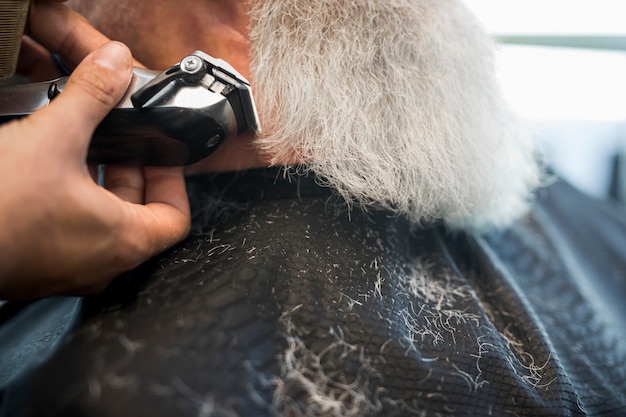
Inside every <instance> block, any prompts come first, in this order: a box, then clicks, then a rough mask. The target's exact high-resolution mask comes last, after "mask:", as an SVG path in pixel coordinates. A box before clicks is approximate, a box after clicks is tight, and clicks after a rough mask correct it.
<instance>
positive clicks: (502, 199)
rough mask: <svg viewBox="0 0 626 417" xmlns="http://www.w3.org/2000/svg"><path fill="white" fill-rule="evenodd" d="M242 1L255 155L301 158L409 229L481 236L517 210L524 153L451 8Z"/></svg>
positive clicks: (433, 2) (491, 78)
mask: <svg viewBox="0 0 626 417" xmlns="http://www.w3.org/2000/svg"><path fill="white" fill-rule="evenodd" d="M252 3H253V4H252V10H251V33H250V37H251V51H252V79H253V82H254V88H255V94H256V98H257V101H258V107H259V110H260V116H261V121H262V126H263V129H264V133H263V134H262V135H261V137H260V138H258V145H259V146H260V148H261V149H262V150H263V152H265V153H266V154H267V155H269V156H270V157H271V160H272V161H273V163H275V164H279V163H284V162H285V161H288V162H289V161H294V160H299V161H306V164H305V165H303V166H304V167H305V169H311V170H313V171H314V172H315V173H316V174H317V175H318V176H319V177H320V178H322V180H323V181H324V182H325V184H327V185H329V186H331V187H333V188H335V189H336V190H337V191H338V193H340V194H341V195H342V196H343V197H345V198H346V199H347V200H348V201H349V202H352V203H355V204H362V205H366V206H367V205H374V206H380V207H385V208H390V209H392V210H394V211H395V212H396V213H398V214H404V215H407V216H409V218H411V220H412V221H414V222H417V223H419V222H428V221H432V220H436V219H442V220H443V221H444V222H445V223H446V224H447V225H448V226H450V227H452V228H470V229H485V228H490V227H499V226H504V225H507V224H508V223H510V222H511V221H512V220H514V219H515V218H517V217H519V216H520V215H521V214H523V213H524V212H525V211H526V210H527V206H528V200H529V196H530V194H531V192H532V191H533V189H534V188H535V187H536V186H537V185H538V184H539V181H540V170H539V168H538V163H537V161H536V155H535V147H534V145H533V143H532V141H531V140H530V138H529V136H527V135H525V134H524V132H523V130H522V129H521V128H520V126H519V125H518V124H517V122H516V120H515V119H514V117H513V116H512V114H511V112H510V111H509V109H508V108H507V105H506V103H505V102H504V101H503V99H502V98H501V96H500V93H499V88H498V85H497V82H496V79H495V74H494V65H493V45H492V42H491V40H490V38H489V37H488V36H487V35H485V34H484V33H483V31H482V30H481V28H480V27H479V25H478V24H477V23H476V21H475V20H474V18H473V16H472V15H471V14H470V13H469V12H468V11H467V10H466V9H465V7H464V6H463V5H462V4H461V2H460V1H457V0H367V1H353V0H272V1H265V0H258V1H253V2H252Z"/></svg>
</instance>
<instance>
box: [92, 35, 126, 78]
mask: <svg viewBox="0 0 626 417" xmlns="http://www.w3.org/2000/svg"><path fill="white" fill-rule="evenodd" d="M94 63H95V64H96V65H99V66H101V67H104V68H108V69H111V70H114V71H120V70H123V69H126V68H128V67H130V66H131V65H132V58H131V55H130V52H129V51H128V48H127V47H126V46H124V45H123V44H121V43H119V42H109V43H105V44H104V45H102V46H101V47H100V48H98V49H97V50H96V52H95V53H94Z"/></svg>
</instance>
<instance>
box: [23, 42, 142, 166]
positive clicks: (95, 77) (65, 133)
mask: <svg viewBox="0 0 626 417" xmlns="http://www.w3.org/2000/svg"><path fill="white" fill-rule="evenodd" d="M132 66H133V60H132V56H131V53H130V51H129V50H128V48H127V47H126V46H125V45H124V44H122V43H119V42H108V43H105V44H104V45H102V46H101V47H100V48H98V49H97V50H95V51H94V52H92V53H91V54H89V55H87V57H86V58H85V59H84V60H83V61H82V62H81V63H80V65H78V66H77V67H76V69H75V70H74V72H73V73H72V75H71V76H70V78H69V80H68V82H67V84H66V85H65V88H64V89H63V92H62V93H61V94H59V96H58V97H57V98H55V99H54V101H53V102H52V103H50V105H49V106H48V107H46V108H45V109H42V110H41V111H39V112H36V113H35V114H34V115H33V118H35V120H33V122H34V123H36V124H38V125H39V126H43V127H47V131H48V134H49V135H52V136H53V137H56V139H58V140H56V141H54V140H52V141H49V143H52V144H54V146H55V147H60V148H62V149H63V150H64V151H66V150H71V151H73V152H78V153H79V155H80V157H81V158H82V160H81V162H84V157H85V155H86V152H87V147H88V145H89V141H90V139H91V136H92V134H93V132H94V130H95V129H96V127H97V126H98V124H99V123H100V122H101V121H102V119H104V117H105V116H106V115H107V113H108V112H109V111H110V110H111V109H112V108H113V107H114V106H115V105H116V104H117V102H118V101H119V100H120V99H121V98H122V96H123V95H124V92H125V91H126V89H127V88H128V84H129V83H130V79H131V76H132Z"/></svg>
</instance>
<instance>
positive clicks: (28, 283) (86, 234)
mask: <svg viewBox="0 0 626 417" xmlns="http://www.w3.org/2000/svg"><path fill="white" fill-rule="evenodd" d="M132 64H133V61H132V57H131V54H130V52H129V51H128V49H127V48H126V47H125V46H124V45H122V44H120V43H116V42H111V43H107V44H105V45H104V46H102V47H101V48H100V49H98V50H96V51H95V52H94V53H92V54H90V55H88V56H87V57H86V58H85V60H84V61H83V62H82V63H81V64H80V65H79V66H78V67H77V68H76V69H75V71H74V73H73V74H72V76H71V77H70V80H69V82H68V83H67V85H66V87H65V88H64V90H63V92H62V93H61V94H60V95H59V96H58V97H57V98H56V99H55V100H54V101H53V102H52V103H51V104H50V105H49V106H48V107H46V108H44V109H42V110H39V111H37V112H36V113H34V114H33V115H31V116H30V117H27V118H24V119H21V120H18V121H14V122H11V123H8V124H5V125H3V126H1V127H0V156H1V158H2V160H0V193H1V194H0V298H6V299H8V298H36V297H41V296H44V295H49V294H57V293H71V294H84V293H93V292H97V291H100V290H102V289H104V288H105V287H106V286H107V284H108V283H109V282H110V280H111V279H112V278H114V277H115V276H116V275H118V274H120V273H121V272H123V271H126V270H129V269H131V268H133V267H135V266H137V265H139V264H140V263H141V262H143V261H145V260H147V259H148V258H150V257H151V256H153V255H155V254H156V253H158V252H160V251H162V250H164V249H166V248H167V247H169V246H171V245H173V244H175V243H176V242H178V241H180V240H181V239H183V238H184V237H185V236H186V234H187V233H188V230H189V222H190V219H189V206H188V201H187V195H186V191H185V184H184V177H183V173H182V170H181V169H178V168H176V169H172V168H145V169H143V170H142V172H141V173H140V175H138V172H135V171H133V172H130V171H128V170H125V169H122V168H120V169H118V170H115V169H113V170H111V171H110V172H108V173H107V178H106V184H105V186H106V189H105V188H102V187H99V186H98V185H97V184H96V183H94V181H93V180H92V178H91V176H90V173H89V169H88V167H87V165H86V162H85V161H86V155H87V149H88V146H89V142H90V139H91V135H92V133H93V131H94V129H95V128H96V126H97V125H98V123H99V122H100V121H101V120H102V119H103V118H104V116H105V115H106V114H107V113H108V112H109V111H110V110H111V108H113V107H114V106H115V104H116V103H117V102H118V101H119V99H120V98H121V97H122V95H123V93H124V91H125V90H126V88H127V86H128V83H129V81H130V77H131V68H132Z"/></svg>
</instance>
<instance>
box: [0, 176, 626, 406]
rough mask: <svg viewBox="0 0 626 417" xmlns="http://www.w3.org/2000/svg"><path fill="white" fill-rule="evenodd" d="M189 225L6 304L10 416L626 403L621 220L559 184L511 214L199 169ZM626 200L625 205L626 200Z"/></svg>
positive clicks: (303, 180) (625, 269)
mask: <svg viewBox="0 0 626 417" xmlns="http://www.w3.org/2000/svg"><path fill="white" fill-rule="evenodd" d="M188 187H189V192H190V197H191V198H192V208H193V216H194V221H193V231H192V234H191V235H190V237H189V238H188V239H186V240H185V241H184V242H183V243H181V244H179V245H178V246H176V247H175V248H173V249H171V250H169V251H167V252H165V253H163V254H161V255H159V256H157V257H156V258H154V259H153V260H151V261H149V262H147V263H146V264H144V265H143V266H141V267H140V268H138V269H137V270H135V271H133V272H132V273H129V274H127V275H124V276H123V277H121V278H119V279H118V280H117V281H116V282H114V283H113V285H112V286H111V287H110V288H109V289H108V290H107V291H106V292H105V293H103V294H101V295H99V296H95V297H89V298H85V299H76V298H50V299H44V300H41V301H37V302H34V303H27V304H16V303H6V304H4V305H3V306H1V307H0V388H1V391H0V392H1V393H0V416H2V417H8V416H11V417H15V416H76V417H78V416H96V417H110V416H206V417H208V416H219V417H230V416H290V417H299V416H326V417H335V416H385V417H387V416H413V415H416V416H506V417H512V416H513V417H514V416H582V415H588V416H626V372H625V371H626V356H625V354H624V352H625V346H626V345H625V342H624V339H625V338H626V336H625V332H624V329H625V318H626V300H625V295H626V222H625V220H624V217H620V213H618V212H617V211H613V209H612V208H611V207H608V206H606V205H604V204H601V203H599V202H596V201H593V200H590V199H589V198H587V197H584V196H582V195H581V194H579V193H578V192H577V191H575V190H574V189H572V188H571V187H569V186H568V185H566V184H563V183H556V184H554V185H552V186H551V187H549V188H548V189H546V190H543V191H541V192H540V193H539V195H538V198H537V202H536V204H535V207H534V209H533V211H532V213H531V214H530V215H529V216H528V217H526V218H525V219H524V220H522V221H520V222H518V223H517V224H515V225H514V226H513V227H511V228H510V229H508V230H505V231H503V232H498V233H492V234H489V235H486V236H478V235H472V234H466V233H450V232H448V231H446V230H445V229H444V228H443V227H442V226H440V225H422V226H419V227H418V226H415V225H411V224H409V223H408V222H407V220H406V219H404V218H402V217H400V218H398V217H394V216H392V215H391V214H390V213H388V212H385V211H374V210H371V211H368V212H364V211H362V210H360V209H359V208H354V209H353V210H352V211H350V212H349V211H348V209H347V207H346V206H345V205H344V204H342V203H340V202H339V201H338V200H337V198H335V197H333V195H332V193H331V192H329V190H328V189H326V188H323V187H320V186H318V185H316V183H315V179H314V178H312V177H292V178H289V177H288V176H286V175H284V173H283V172H282V171H281V170H279V169H277V170H252V171H248V172H243V173H238V174H222V175H218V176H214V177H209V176H199V177H193V178H190V179H189V180H188ZM621 214H623V213H621Z"/></svg>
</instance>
